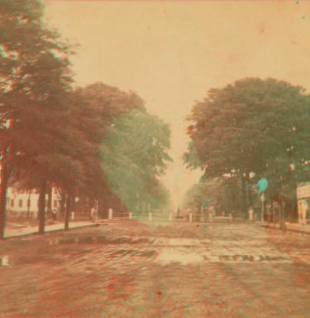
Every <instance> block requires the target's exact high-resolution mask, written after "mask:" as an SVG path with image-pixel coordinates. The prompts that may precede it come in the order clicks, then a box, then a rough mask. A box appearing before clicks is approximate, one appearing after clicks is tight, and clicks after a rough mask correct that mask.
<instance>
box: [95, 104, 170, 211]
mask: <svg viewBox="0 0 310 318" xmlns="http://www.w3.org/2000/svg"><path fill="white" fill-rule="evenodd" d="M169 148H170V128H169V126H168V125H167V124H165V123H164V122H163V121H162V120H160V119H159V118H157V117H156V116H152V115H150V114H148V113H147V112H146V110H145V109H143V108H141V109H139V110H135V111H132V112H130V113H128V114H125V115H123V116H121V117H119V119H118V120H117V121H115V123H114V124H113V125H111V126H110V128H109V131H108V132H107V134H106V135H105V137H104V139H103V142H102V155H101V158H102V169H103V171H104V173H105V175H106V178H107V182H108V184H109V185H110V187H111V188H112V190H113V191H114V193H115V194H116V195H117V196H118V197H119V198H120V199H121V200H122V201H123V203H124V204H125V205H126V206H127V207H128V208H129V209H132V210H136V209H139V210H140V209H141V207H142V206H144V205H148V204H151V205H152V207H156V208H159V207H160V205H161V204H165V203H167V201H168V195H167V191H166V190H165V188H164V187H163V185H162V184H161V183H160V182H159V177H160V176H162V175H163V174H164V172H165V169H166V167H167V162H169V161H171V160H172V159H171V158H170V156H169V155H168V149H169Z"/></svg>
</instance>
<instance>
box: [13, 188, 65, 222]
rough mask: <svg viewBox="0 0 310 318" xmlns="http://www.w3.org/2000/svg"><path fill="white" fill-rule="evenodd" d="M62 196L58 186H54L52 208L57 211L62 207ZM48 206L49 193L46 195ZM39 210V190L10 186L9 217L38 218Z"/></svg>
mask: <svg viewBox="0 0 310 318" xmlns="http://www.w3.org/2000/svg"><path fill="white" fill-rule="evenodd" d="M60 201H61V196H60V194H59V192H58V189H57V188H52V193H51V208H52V210H56V211H57V212H58V211H59V209H60ZM45 204H46V208H47V207H48V195H47V194H46V195H45ZM38 211H39V192H38V191H37V190H35V189H33V190H17V189H16V188H15V187H9V188H8V193H7V216H8V217H30V218H31V217H33V218H36V217H37V215H38Z"/></svg>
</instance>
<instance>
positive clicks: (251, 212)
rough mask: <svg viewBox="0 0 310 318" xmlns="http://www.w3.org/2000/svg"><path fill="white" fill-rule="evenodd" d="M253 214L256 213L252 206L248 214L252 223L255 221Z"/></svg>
mask: <svg viewBox="0 0 310 318" xmlns="http://www.w3.org/2000/svg"><path fill="white" fill-rule="evenodd" d="M253 212H254V210H253V208H252V207H251V206H250V208H249V211H248V213H249V220H250V221H253Z"/></svg>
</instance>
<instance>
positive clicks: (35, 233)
mask: <svg viewBox="0 0 310 318" xmlns="http://www.w3.org/2000/svg"><path fill="white" fill-rule="evenodd" d="M101 225H108V224H104V223H94V224H89V225H81V226H77V227H73V228H69V229H68V230H65V229H55V230H50V231H45V233H44V234H42V235H40V234H39V232H33V233H26V234H18V235H14V236H7V237H5V238H3V240H2V241H6V240H11V239H21V238H25V237H30V236H37V237H40V236H41V237H44V235H46V234H49V233H51V234H54V233H58V232H68V231H73V230H77V229H81V228H85V227H99V226H101ZM0 241H1V240H0Z"/></svg>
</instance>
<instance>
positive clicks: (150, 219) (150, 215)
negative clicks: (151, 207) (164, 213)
mask: <svg viewBox="0 0 310 318" xmlns="http://www.w3.org/2000/svg"><path fill="white" fill-rule="evenodd" d="M149 221H152V213H151V212H150V213H149Z"/></svg>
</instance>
